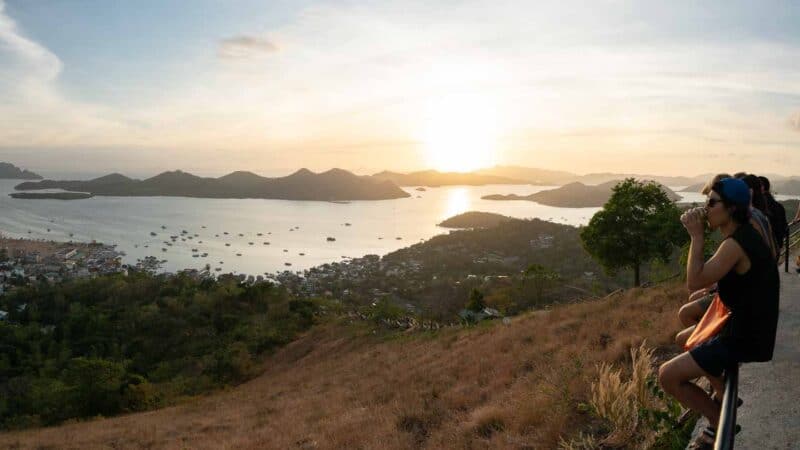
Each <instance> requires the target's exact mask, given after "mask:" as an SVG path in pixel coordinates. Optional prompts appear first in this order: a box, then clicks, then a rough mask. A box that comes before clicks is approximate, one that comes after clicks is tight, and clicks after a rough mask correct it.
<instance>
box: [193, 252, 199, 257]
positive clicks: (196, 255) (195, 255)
mask: <svg viewBox="0 0 800 450" xmlns="http://www.w3.org/2000/svg"><path fill="white" fill-rule="evenodd" d="M199 256H200V255H198V254H197V253H195V254H194V255H192V258H197V257H199Z"/></svg>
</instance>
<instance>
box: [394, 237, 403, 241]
mask: <svg viewBox="0 0 800 450" xmlns="http://www.w3.org/2000/svg"><path fill="white" fill-rule="evenodd" d="M395 239H397V240H398V241H399V240H400V239H403V238H401V237H400V236H398V237H396V238H395Z"/></svg>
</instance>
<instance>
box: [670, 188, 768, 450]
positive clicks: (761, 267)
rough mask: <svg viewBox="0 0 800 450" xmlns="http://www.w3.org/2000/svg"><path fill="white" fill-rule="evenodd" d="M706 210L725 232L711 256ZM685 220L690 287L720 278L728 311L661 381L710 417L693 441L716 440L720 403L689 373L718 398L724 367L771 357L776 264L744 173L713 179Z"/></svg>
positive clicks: (673, 361) (703, 443)
mask: <svg viewBox="0 0 800 450" xmlns="http://www.w3.org/2000/svg"><path fill="white" fill-rule="evenodd" d="M703 215H705V216H706V219H707V221H708V224H709V226H710V227H711V228H712V229H719V230H720V232H721V233H722V236H723V241H722V243H721V244H720V245H719V248H717V251H716V253H715V254H714V256H712V257H711V259H709V260H708V261H706V262H703V226H704V225H703V220H702V217H703ZM681 222H682V223H683V225H684V227H685V228H686V231H687V232H688V233H689V236H690V238H691V244H690V248H689V260H688V262H687V266H686V278H687V285H688V288H689V290H691V291H694V290H697V289H701V288H703V287H705V286H710V285H712V284H714V283H717V287H718V289H719V296H720V299H721V300H722V302H723V303H724V304H725V306H727V307H728V308H729V309H730V310H731V317H730V319H729V320H728V322H727V324H726V325H725V328H724V329H723V330H722V331H721V332H720V334H719V335H718V336H715V337H713V338H712V339H710V340H708V341H706V342H704V343H702V344H700V345H698V346H697V347H695V348H693V349H691V350H690V351H688V352H685V353H682V354H681V355H678V356H676V357H675V358H673V359H671V360H670V361H668V362H666V363H664V364H663V365H662V366H661V368H660V369H659V382H660V383H661V386H662V387H663V388H664V391H666V392H667V393H669V394H671V395H672V396H673V397H675V398H676V399H677V400H678V401H679V402H680V403H681V404H683V405H684V406H685V407H687V408H689V409H692V410H694V411H697V412H699V413H701V414H703V415H704V416H705V417H707V418H708V421H709V423H710V425H711V426H710V427H709V428H708V429H706V430H704V432H703V433H701V434H700V436H698V438H697V440H696V441H695V442H694V443H693V444H692V445H693V448H699V449H703V448H712V446H713V442H714V433H715V430H716V428H717V422H718V421H719V414H720V404H719V403H718V400H717V401H715V400H714V399H713V398H712V397H711V396H709V395H708V394H707V393H706V392H705V391H704V390H703V389H701V388H700V387H699V386H697V385H696V384H694V383H692V382H691V380H694V379H696V378H699V377H707V378H708V379H709V380H710V381H711V385H712V387H713V388H714V391H715V392H716V393H717V396H718V398H720V399H721V395H722V392H723V390H724V383H723V379H722V373H723V371H724V370H725V369H726V368H728V367H731V366H733V365H734V364H738V363H742V362H749V361H769V360H770V359H772V352H773V349H774V346H775V332H776V329H777V323H778V292H779V278H778V270H777V266H776V265H775V264H774V263H773V261H774V260H773V259H772V256H771V254H770V250H769V248H768V247H767V245H766V244H765V243H764V240H763V239H762V238H761V236H760V235H759V234H758V232H756V231H755V230H754V229H753V227H752V225H750V191H749V188H748V186H747V185H746V184H745V183H744V182H743V181H742V180H738V179H734V178H726V179H723V180H720V181H719V182H717V183H715V184H714V186H713V187H712V190H711V193H710V194H709V196H708V201H707V203H706V207H705V209H704V208H694V209H691V210H689V211H687V212H686V213H684V214H683V215H682V216H681Z"/></svg>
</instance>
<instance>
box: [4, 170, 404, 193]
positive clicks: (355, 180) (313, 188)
mask: <svg viewBox="0 0 800 450" xmlns="http://www.w3.org/2000/svg"><path fill="white" fill-rule="evenodd" d="M15 188H16V189H17V190H22V191H30V190H39V189H63V190H65V191H77V192H88V193H91V194H93V195H105V196H176V197H203V198H267V199H282V200H319V201H341V200H385V199H392V198H403V197H409V194H408V193H406V192H405V191H403V190H402V189H400V188H399V187H397V185H395V184H394V183H392V182H391V181H388V180H387V181H378V180H375V179H373V178H371V177H368V176H358V175H354V174H353V173H351V172H348V171H346V170H341V169H331V170H328V171H326V172H322V173H314V172H311V171H310V170H308V169H300V170H298V171H297V172H295V173H293V174H291V175H288V176H285V177H277V178H267V177H262V176H259V175H256V174H254V173H251V172H242V171H239V172H233V173H230V174H228V175H225V176H222V177H219V178H206V177H199V176H196V175H193V174H190V173H187V172H182V171H180V170H176V171H171V172H163V173H161V174H158V175H156V176H154V177H151V178H147V179H145V180H135V179H131V178H128V177H126V176H124V175H120V174H116V173H115V174H110V175H106V176H103V177H100V178H95V179H93V180H88V181H54V180H43V181H39V182H25V183H21V184H19V185H17V186H16V187H15Z"/></svg>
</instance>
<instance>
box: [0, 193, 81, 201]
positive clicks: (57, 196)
mask: <svg viewBox="0 0 800 450" xmlns="http://www.w3.org/2000/svg"><path fill="white" fill-rule="evenodd" d="M8 195H9V197H13V198H23V199H33V200H42V199H52V200H82V199H85V198H92V197H94V196H93V195H92V194H90V193H88V192H14V193H11V194H8Z"/></svg>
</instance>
